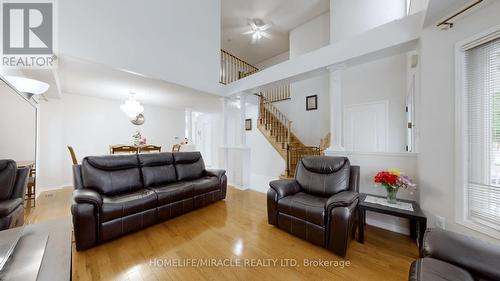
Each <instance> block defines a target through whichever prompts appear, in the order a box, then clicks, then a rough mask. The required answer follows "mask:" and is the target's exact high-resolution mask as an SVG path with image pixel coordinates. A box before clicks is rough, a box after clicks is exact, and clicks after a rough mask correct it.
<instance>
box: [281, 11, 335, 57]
mask: <svg viewBox="0 0 500 281" xmlns="http://www.w3.org/2000/svg"><path fill="white" fill-rule="evenodd" d="M329 43H330V13H329V12H328V13H325V14H323V15H321V16H319V17H316V18H314V19H312V20H310V21H308V22H306V23H304V24H303V25H301V26H298V27H296V28H295V29H293V30H291V31H290V58H296V57H298V56H300V55H303V54H306V53H309V52H310V51H314V50H316V49H319V48H321V47H324V46H326V45H328V44H329Z"/></svg>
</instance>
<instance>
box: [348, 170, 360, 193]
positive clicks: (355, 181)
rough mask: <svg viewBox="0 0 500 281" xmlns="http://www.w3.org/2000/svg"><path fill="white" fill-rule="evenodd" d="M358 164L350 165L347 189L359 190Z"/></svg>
mask: <svg viewBox="0 0 500 281" xmlns="http://www.w3.org/2000/svg"><path fill="white" fill-rule="evenodd" d="M359 170H360V168H359V166H351V172H350V175H349V190H350V191H355V192H359Z"/></svg>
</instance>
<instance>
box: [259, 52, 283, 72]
mask: <svg viewBox="0 0 500 281" xmlns="http://www.w3.org/2000/svg"><path fill="white" fill-rule="evenodd" d="M289 59H290V52H284V53H281V54H279V55H277V56H274V57H272V58H268V59H266V60H263V61H261V62H259V63H257V64H256V65H255V66H256V67H257V68H258V69H259V70H263V69H266V68H268V67H270V66H273V65H275V64H278V63H282V62H284V61H287V60H289Z"/></svg>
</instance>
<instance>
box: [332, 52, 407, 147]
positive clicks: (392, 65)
mask: <svg viewBox="0 0 500 281" xmlns="http://www.w3.org/2000/svg"><path fill="white" fill-rule="evenodd" d="M342 95H343V104H344V107H345V106H352V105H359V104H364V103H372V102H379V101H387V102H388V103H389V107H388V109H389V110H388V113H389V134H388V145H387V148H388V149H387V151H385V152H403V151H405V148H406V135H405V134H406V126H405V124H406V116H405V104H406V54H401V55H397V56H392V57H388V58H384V59H381V60H377V61H374V62H370V63H366V64H362V65H358V66H355V67H351V68H348V69H346V70H345V72H344V74H343V76H342ZM364 129H365V128H362V127H359V128H352V130H364Z"/></svg>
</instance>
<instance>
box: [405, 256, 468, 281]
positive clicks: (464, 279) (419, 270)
mask: <svg viewBox="0 0 500 281" xmlns="http://www.w3.org/2000/svg"><path fill="white" fill-rule="evenodd" d="M409 280H410V281H417V280H418V281H448V280H454V281H474V278H473V277H472V275H471V274H470V273H469V272H467V271H466V270H464V269H462V268H460V267H458V266H455V265H452V264H450V263H447V262H444V261H441V260H437V259H433V258H423V259H418V260H416V261H414V262H413V263H412V265H411V268H410V276H409Z"/></svg>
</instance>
